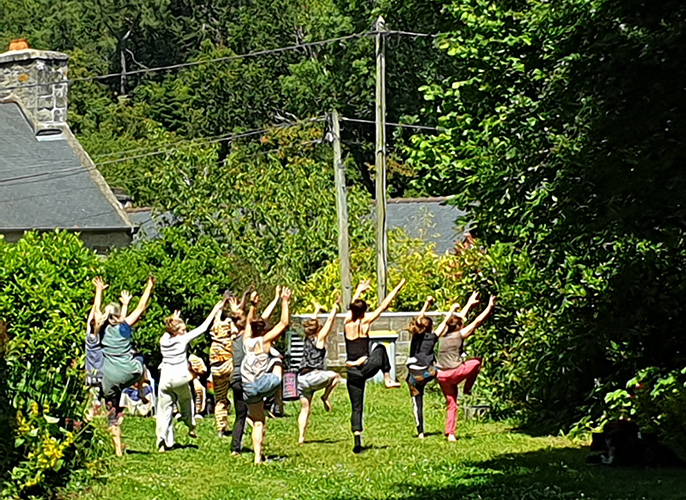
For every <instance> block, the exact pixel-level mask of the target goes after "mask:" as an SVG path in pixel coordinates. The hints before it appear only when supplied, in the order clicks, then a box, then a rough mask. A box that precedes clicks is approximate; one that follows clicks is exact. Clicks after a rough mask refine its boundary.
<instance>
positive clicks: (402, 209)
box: [386, 197, 467, 254]
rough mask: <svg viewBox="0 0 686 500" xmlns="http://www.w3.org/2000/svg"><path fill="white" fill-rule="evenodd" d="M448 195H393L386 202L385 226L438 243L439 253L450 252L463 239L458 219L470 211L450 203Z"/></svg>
mask: <svg viewBox="0 0 686 500" xmlns="http://www.w3.org/2000/svg"><path fill="white" fill-rule="evenodd" d="M448 201H449V198H447V197H443V198H391V199H390V200H388V201H387V205H386V227H387V228H388V229H389V230H390V229H393V228H396V227H399V228H401V229H403V230H404V231H405V232H406V233H407V234H408V236H411V237H413V238H421V239H423V240H424V241H426V242H429V243H435V244H436V252H437V253H439V254H442V253H445V252H449V251H450V250H452V249H453V248H454V246H455V242H457V241H462V240H463V239H464V236H465V231H459V230H458V228H457V222H456V221H457V220H458V219H459V218H461V217H464V216H465V215H466V213H467V212H465V211H463V210H460V209H459V208H457V207H456V206H454V205H449V204H448Z"/></svg>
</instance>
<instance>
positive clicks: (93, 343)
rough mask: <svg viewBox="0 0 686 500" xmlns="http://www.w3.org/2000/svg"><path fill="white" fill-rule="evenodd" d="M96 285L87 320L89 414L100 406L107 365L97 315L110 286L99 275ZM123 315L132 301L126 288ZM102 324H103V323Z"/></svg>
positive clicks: (95, 279) (123, 299) (122, 294)
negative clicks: (90, 402)
mask: <svg viewBox="0 0 686 500" xmlns="http://www.w3.org/2000/svg"><path fill="white" fill-rule="evenodd" d="M93 285H95V298H94V299H93V306H92V307H91V310H90V313H89V314H88V320H87V321H86V363H85V364H86V385H87V386H88V387H90V388H91V389H90V392H91V397H92V398H93V402H92V405H91V409H90V410H89V414H90V415H91V416H93V415H95V414H96V411H97V410H98V409H99V407H100V402H99V399H100V397H101V396H102V378H103V373H104V372H103V370H104V365H105V355H104V354H103V352H102V344H101V340H102V333H103V332H102V331H101V330H102V329H101V330H96V316H97V315H99V314H100V307H101V306H102V297H103V293H104V291H105V290H106V289H107V288H108V285H107V284H105V282H104V281H103V279H102V278H101V277H100V276H97V277H95V278H94V279H93ZM119 300H120V302H121V316H123V317H126V313H127V309H128V307H129V302H131V294H130V293H129V292H127V291H126V290H122V292H121V297H120V298H119ZM101 326H102V325H101Z"/></svg>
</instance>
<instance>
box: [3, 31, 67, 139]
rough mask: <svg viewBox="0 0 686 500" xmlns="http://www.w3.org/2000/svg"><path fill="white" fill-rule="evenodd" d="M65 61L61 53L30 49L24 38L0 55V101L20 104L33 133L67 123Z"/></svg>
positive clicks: (47, 130) (50, 130) (49, 132)
mask: <svg viewBox="0 0 686 500" xmlns="http://www.w3.org/2000/svg"><path fill="white" fill-rule="evenodd" d="M68 60H69V57H68V56H67V55H66V54H62V53H61V52H52V51H47V50H34V49H31V48H29V46H28V44H27V43H26V40H15V41H14V42H12V43H10V50H9V51H7V52H5V53H3V54H0V100H5V101H14V102H16V103H17V104H19V105H20V106H21V108H22V110H23V111H24V113H25V114H26V117H27V118H28V119H29V121H30V122H31V125H32V127H33V130H34V132H35V133H36V135H47V134H52V133H58V132H59V131H60V130H61V129H62V127H64V126H66V125H67V93H68V90H69V85H68V83H67V71H68V67H69V66H68Z"/></svg>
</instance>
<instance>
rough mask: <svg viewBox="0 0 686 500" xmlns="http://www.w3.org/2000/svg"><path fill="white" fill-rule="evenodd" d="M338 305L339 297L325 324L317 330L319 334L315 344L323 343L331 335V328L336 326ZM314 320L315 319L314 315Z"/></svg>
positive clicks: (339, 302)
mask: <svg viewBox="0 0 686 500" xmlns="http://www.w3.org/2000/svg"><path fill="white" fill-rule="evenodd" d="M340 304H341V296H340V295H339V296H338V298H337V299H336V302H335V303H334V305H333V309H331V314H329V317H328V318H327V320H326V323H324V326H323V327H322V329H321V330H319V333H318V334H317V342H324V341H325V340H326V337H328V336H329V333H331V330H332V329H333V326H334V325H335V324H336V313H337V312H338V306H339V305H340ZM314 319H317V316H316V315H315V318H314Z"/></svg>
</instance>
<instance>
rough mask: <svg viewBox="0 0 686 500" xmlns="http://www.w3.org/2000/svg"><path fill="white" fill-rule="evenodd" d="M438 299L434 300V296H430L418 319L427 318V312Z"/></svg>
mask: <svg viewBox="0 0 686 500" xmlns="http://www.w3.org/2000/svg"><path fill="white" fill-rule="evenodd" d="M435 300H436V299H434V298H433V296H432V295H429V296H428V297H427V298H426V300H425V301H424V305H423V306H422V310H421V311H419V315H418V316H417V319H419V318H423V317H424V316H426V311H428V310H429V307H431V305H432V304H433V303H434V302H435Z"/></svg>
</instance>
